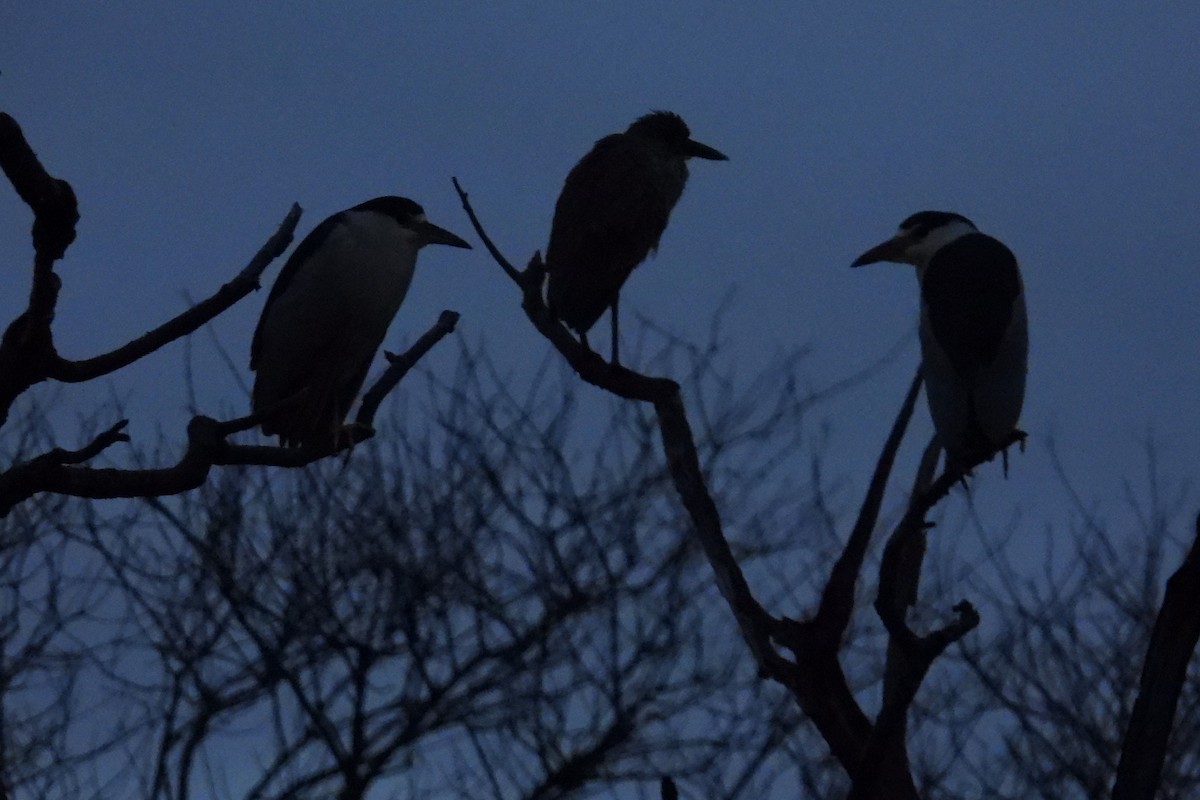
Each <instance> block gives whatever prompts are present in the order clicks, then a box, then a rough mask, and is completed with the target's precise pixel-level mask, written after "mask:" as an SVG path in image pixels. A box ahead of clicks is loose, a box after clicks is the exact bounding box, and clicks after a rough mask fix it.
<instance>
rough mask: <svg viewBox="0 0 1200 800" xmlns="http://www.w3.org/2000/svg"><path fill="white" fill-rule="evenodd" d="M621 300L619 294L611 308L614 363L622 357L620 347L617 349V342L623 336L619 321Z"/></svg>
mask: <svg viewBox="0 0 1200 800" xmlns="http://www.w3.org/2000/svg"><path fill="white" fill-rule="evenodd" d="M620 300H621V296H620V295H617V296H616V297H615V298H614V299H613V304H612V309H611V311H612V363H614V364H620V363H621V357H620V355H619V352H618V349H617V342H618V341H619V340H620V338H621V336H620V333H619V330H620V326H619V325H618V323H617V303H619V302H620Z"/></svg>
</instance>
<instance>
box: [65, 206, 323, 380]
mask: <svg viewBox="0 0 1200 800" xmlns="http://www.w3.org/2000/svg"><path fill="white" fill-rule="evenodd" d="M301 213H302V209H301V208H300V206H299V205H298V204H296V203H293V204H292V207H291V209H289V210H288V213H287V215H286V216H284V218H283V221H282V222H281V223H280V224H279V228H278V229H277V230H276V231H275V233H273V234H272V235H271V238H269V239H267V241H266V242H265V243H264V244H263V246H262V247H260V248H259V250H258V252H257V253H255V254H254V257H253V258H251V259H250V261H249V263H247V264H246V266H245V267H243V268H242V270H241V271H240V272H239V273H238V274H237V275H235V276H234V277H233V280H231V281H229V282H228V283H226V284H224V285H223V286H221V287H220V288H219V289H217V291H216V292H214V293H213V294H212V296H210V297H208V298H207V299H205V300H201V301H200V302H199V303H197V304H196V305H194V306H192V307H191V308H189V309H187V310H186V311H184V312H183V313H182V314H179V315H178V316H177V317H175V318H173V319H171V320H168V321H167V322H164V323H163V324H162V325H159V326H158V327H157V328H155V329H154V330H152V331H150V332H148V333H145V334H143V335H141V336H139V337H138V338H136V339H134V340H133V341H131V342H129V343H128V344H125V345H122V346H121V347H118V348H117V349H116V350H113V351H111V352H108V353H104V354H102V355H98V356H93V357H92V358H88V359H84V360H82V361H70V360H68V359H65V358H62V357H60V356H55V358H54V359H53V361H51V363H50V364H48V365H47V373H46V377H47V378H52V379H54V380H57V381H63V382H64V383H81V382H83V381H90V380H93V379H95V378H99V377H101V376H102V375H107V374H109V373H110V372H115V371H117V370H119V369H121V368H122V367H127V366H129V365H130V364H132V363H134V362H135V361H137V360H139V359H141V358H144V357H145V356H147V355H149V354H150V353H153V352H154V351H155V350H158V349H159V348H160V347H162V346H164V345H166V344H169V343H171V342H173V341H175V340H176V339H180V338H182V337H184V336H187V335H188V334H189V333H192V332H194V331H196V330H197V329H199V328H200V326H202V325H204V324H205V323H207V322H209V321H210V320H213V319H215V318H216V317H217V316H218V315H220V314H221V313H222V312H224V311H225V310H226V309H228V308H230V307H231V306H232V305H233V304H234V303H236V302H237V301H238V300H241V299H242V298H243V297H245V296H246V295H248V294H250V292H252V291H254V290H255V289H258V288H259V278H260V277H261V276H262V273H263V270H265V269H266V268H267V266H268V265H269V264H270V263H271V262H272V261H274V260H275V259H276V258H278V257H279V256H281V255H283V254H284V253H285V252H286V251H287V249H288V246H289V245H291V243H292V238H293V236H294V234H295V231H296V224H297V223H298V222H299V221H300V214H301Z"/></svg>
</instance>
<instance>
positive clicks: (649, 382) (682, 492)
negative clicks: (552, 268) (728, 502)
mask: <svg viewBox="0 0 1200 800" xmlns="http://www.w3.org/2000/svg"><path fill="white" fill-rule="evenodd" d="M453 183H454V189H455V191H456V192H458V197H459V200H460V201H461V202H462V206H463V210H464V211H466V213H467V216H468V217H470V219H471V225H472V226H473V227H474V228H475V232H476V233H477V234H478V235H479V237H480V239H482V240H483V243H484V246H485V247H487V249H488V252H489V253H491V254H492V257H493V258H494V259H495V260H496V262H497V263H498V264H499V265H500V266H501V268H503V269H504V271H505V273H506V274H507V275H508V276H509V277H510V278H511V279H512V280H513V281H514V282H515V283H516V284H517V286H518V287H519V288H520V289H521V293H522V308H523V309H524V310H525V314H526V316H528V317H529V320H530V322H532V323H533V325H534V327H535V328H537V329H538V331H539V332H540V333H541V334H542V335H543V336H545V337H546V338H547V339H548V340H549V341H550V343H551V344H553V345H554V347H555V349H557V350H558V351H559V353H561V354H562V355H563V357H564V358H565V359H566V360H567V362H568V363H569V364H570V365H571V367H572V369H574V370H575V372H576V373H577V374H578V375H579V376H580V377H581V378H583V379H584V380H585V381H587V382H588V383H590V384H592V385H593V386H596V387H599V388H601V389H604V390H606V391H608V392H611V393H613V394H615V395H617V396H618V397H624V398H626V399H629V400H641V401H643V402H649V403H653V405H654V410H655V413H656V414H657V415H658V420H659V431H660V433H661V436H662V443H663V453H664V455H665V456H666V459H667V465H668V467H669V469H670V471H671V477H672V479H673V480H674V483H675V489H676V491H677V492H678V493H679V496H680V499H681V500H682V501H683V505H684V507H685V508H686V509H687V511H688V515H689V516H690V517H691V520H692V524H693V525H694V529H695V532H696V536H697V539H698V540H699V542H700V545H701V547H702V548H703V550H704V553H705V555H706V556H708V560H709V563H710V564H711V565H712V569H713V572H714V574H715V576H716V579H717V586H718V587H719V589H720V591H721V595H722V596H723V597H724V598H725V601H726V602H727V603H728V604H729V608H730V610H732V611H733V614H734V617H735V619H736V620H737V623H738V627H739V629H740V630H741V633H742V638H743V639H745V641H746V644H747V645H748V646H749V648H750V652H751V654H752V655H753V656H754V659H755V661H756V662H757V663H758V665H759V668H760V669H761V670H762V671H763V672H764V673H765V674H768V675H777V674H780V673H781V672H783V671H784V670H785V669H786V665H787V662H786V661H785V660H784V659H783V658H782V657H781V656H780V655H779V653H778V651H776V650H775V648H774V646H773V645H772V644H771V641H770V631H771V628H772V626H773V620H772V618H771V616H770V615H769V614H768V613H767V612H766V611H765V610H764V609H763V607H762V606H761V605H760V604H759V602H758V601H757V600H756V599H755V598H754V595H753V592H751V590H750V585H749V584H748V583H747V582H746V578H745V575H744V574H743V573H742V570H741V567H739V566H738V563H737V559H736V558H735V557H734V555H733V551H732V550H731V549H730V547H729V542H728V541H727V540H726V538H725V534H724V531H723V530H722V528H721V519H720V514H719V512H718V510H717V507H716V504H715V503H714V502H713V499H712V495H711V494H710V493H709V491H708V487H707V485H706V484H705V481H704V476H703V474H702V471H701V469H700V462H699V459H698V458H697V456H696V445H695V439H694V437H693V436H692V432H691V426H690V425H689V423H688V419H687V412H686V411H685V410H684V406H683V399H682V397H681V395H680V392H679V384H678V383H676V382H675V381H673V380H670V379H669V378H655V377H650V376H647V375H642V374H640V373H637V372H634V371H633V370H630V369H628V368H626V367H623V366H619V365H614V364H610V363H608V362H606V361H604V360H603V359H602V358H600V356H598V355H597V354H596V353H594V352H592V351H591V350H590V349H588V348H587V347H586V346H584V345H583V344H582V343H581V342H579V341H577V340H576V339H575V337H573V336H571V334H570V333H569V332H568V331H567V329H566V327H565V326H563V324H562V323H561V322H559V321H558V320H557V319H555V318H554V316H553V315H552V314H551V313H550V309H549V308H548V307H547V305H546V303H545V300H544V299H543V297H542V284H543V282H544V280H545V274H546V271H545V266H544V264H543V263H542V259H541V256H540V254H537V253H535V254H534V256H533V258H532V259H531V260H530V262H529V265H528V266H527V267H526V268H525V271H524V272H518V271H517V270H516V269H515V268H514V267H513V266H512V264H511V262H510V261H508V259H506V258H505V257H504V255H503V254H502V253H501V252H500V250H499V248H497V247H496V246H495V245H494V244H493V243H492V240H491V237H489V236H488V235H487V232H486V231H485V230H484V228H483V225H482V223H481V222H480V221H479V218H478V217H477V216H476V215H475V211H474V209H473V208H472V207H471V203H470V201H469V199H468V197H467V193H466V191H464V190H463V188H462V186H461V185H459V183H458V179H457V178H455V179H453Z"/></svg>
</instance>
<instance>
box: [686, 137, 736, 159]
mask: <svg viewBox="0 0 1200 800" xmlns="http://www.w3.org/2000/svg"><path fill="white" fill-rule="evenodd" d="M683 154H684V155H685V156H687V157H688V158H707V159H708V160H709V161H728V160H729V156H727V155H725V154H724V153H722V152H721V151H720V150H718V149H716V148H715V147H709V146H708V145H706V144H701V143H700V142H697V141H696V140H694V139H688V140H687V141H686V142H684V143H683Z"/></svg>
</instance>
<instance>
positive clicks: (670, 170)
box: [546, 111, 728, 363]
mask: <svg viewBox="0 0 1200 800" xmlns="http://www.w3.org/2000/svg"><path fill="white" fill-rule="evenodd" d="M689 158H704V159H708V160H710V161H727V160H728V156H726V155H725V154H724V153H722V152H721V151H719V150H716V149H714V148H712V147H709V146H708V145H706V144H701V143H700V142H697V141H695V140H694V139H692V138H691V131H690V130H688V126H687V124H686V123H685V122H684V121H683V118H682V117H680V116H679V115H678V114H674V113H672V112H670V111H653V112H651V113H649V114H646V115H645V116H642V117H639V118H638V119H637V120H635V121H634V122H633V123H632V124H631V125H630V126H629V127H628V128H626V129H625V132H624V133H613V134H610V135H608V136H605V137H604V138H602V139H600V140H599V141H597V142H596V143H595V145H594V146H593V147H592V149H591V150H590V151H589V152H588V153H587V155H585V156H584V157H583V158H582V159H580V161H579V163H578V164H576V165H575V166H574V167H573V168H572V169H571V171H570V173H568V175H567V179H566V181H565V182H564V183H563V188H562V192H561V193H560V194H559V196H558V202H557V204H556V205H555V208H554V221H553V223H552V224H551V228H550V244H549V245H548V246H547V248H546V271H547V273H548V284H547V289H546V296H547V298H546V302H547V305H548V306H549V308H550V312H551V313H552V314H553V315H554V316H555V317H556V318H557V319H559V320H561V321H562V322H564V323H566V324H567V326H568V327H569V328H571V329H573V330H575V331H576V332H578V333H579V336H580V340H581V341H582V342H583V344H584V345H585V346H586V345H587V332H588V331H589V330H590V329H591V327H592V326H593V325H595V324H596V320H598V319H599V318H600V316H601V315H602V314H603V313H604V311H605V309H612V361H613V363H620V360H619V355H618V346H617V340H618V322H617V300H618V296H619V294H620V291H621V287H622V286H623V285H624V284H625V280H626V279H627V278H628V277H629V275H630V273H632V272H633V269H634V267H636V266H637V265H638V264H640V263H641V262H642V261H643V260H645V258H646V256H647V255H649V254H650V253H651V252H653V251H655V250H657V249H658V242H659V239H660V238H662V234H663V231H664V230H665V229H666V227H667V221H668V220H669V219H670V216H671V210H672V209H673V208H674V207H675V203H676V202H678V200H679V197H680V196H681V195H682V194H683V187H684V185H685V184H686V183H687V178H688V168H687V160H688V159H689Z"/></svg>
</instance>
